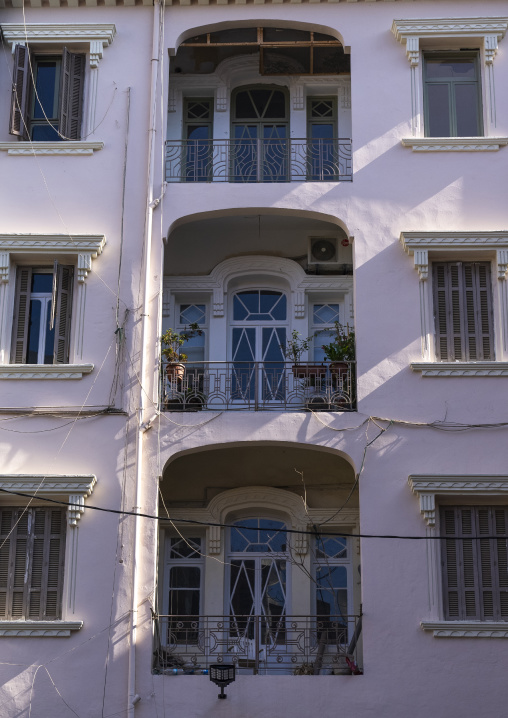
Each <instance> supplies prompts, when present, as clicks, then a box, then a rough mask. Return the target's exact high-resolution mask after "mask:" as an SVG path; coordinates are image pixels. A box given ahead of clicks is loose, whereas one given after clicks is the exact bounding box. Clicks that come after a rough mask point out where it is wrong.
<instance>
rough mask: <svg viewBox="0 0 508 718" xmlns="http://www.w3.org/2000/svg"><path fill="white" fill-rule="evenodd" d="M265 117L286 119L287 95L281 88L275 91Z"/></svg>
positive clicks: (266, 118)
mask: <svg viewBox="0 0 508 718" xmlns="http://www.w3.org/2000/svg"><path fill="white" fill-rule="evenodd" d="M263 117H264V119H265V120H268V119H269V120H272V119H278V120H279V119H280V120H284V119H286V96H285V95H284V93H283V92H280V91H279V90H276V91H274V92H273V94H272V97H271V99H270V101H269V102H268V106H267V108H266V111H265V112H264V114H263Z"/></svg>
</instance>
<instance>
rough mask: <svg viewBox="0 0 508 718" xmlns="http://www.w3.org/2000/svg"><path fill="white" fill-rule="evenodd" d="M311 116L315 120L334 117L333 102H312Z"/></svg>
mask: <svg viewBox="0 0 508 718" xmlns="http://www.w3.org/2000/svg"><path fill="white" fill-rule="evenodd" d="M310 116H311V117H312V118H313V119H318V118H321V117H333V102H332V101H331V100H312V101H311V104H310Z"/></svg>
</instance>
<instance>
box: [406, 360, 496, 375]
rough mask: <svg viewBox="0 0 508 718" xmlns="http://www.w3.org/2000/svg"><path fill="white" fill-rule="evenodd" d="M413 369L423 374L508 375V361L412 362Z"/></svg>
mask: <svg viewBox="0 0 508 718" xmlns="http://www.w3.org/2000/svg"><path fill="white" fill-rule="evenodd" d="M411 369H412V370H413V371H414V372H421V374H422V376H434V377H436V376H445V377H457V376H508V362H496V361H476V362H412V363H411Z"/></svg>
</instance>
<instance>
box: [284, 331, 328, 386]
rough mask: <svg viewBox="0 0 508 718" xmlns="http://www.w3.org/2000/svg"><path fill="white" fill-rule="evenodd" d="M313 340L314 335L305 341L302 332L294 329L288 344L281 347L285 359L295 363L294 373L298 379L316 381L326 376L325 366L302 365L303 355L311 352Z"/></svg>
mask: <svg viewBox="0 0 508 718" xmlns="http://www.w3.org/2000/svg"><path fill="white" fill-rule="evenodd" d="M312 339H313V335H311V336H310V337H306V338H305V339H303V338H301V337H300V332H299V331H297V330H296V329H294V330H293V332H292V333H291V337H290V338H289V339H288V340H287V341H286V344H281V345H280V348H281V349H282V353H283V354H284V356H285V358H286V359H287V360H288V361H292V362H293V367H292V371H293V374H294V376H295V377H296V378H297V379H306V378H308V377H312V378H313V379H315V378H316V377H317V378H319V377H321V376H323V375H324V374H326V367H324V366H323V365H319V364H318V365H311V364H305V365H302V364H301V363H300V361H301V358H302V355H303V354H304V353H305V352H306V351H308V350H309V347H310V343H311V341H312Z"/></svg>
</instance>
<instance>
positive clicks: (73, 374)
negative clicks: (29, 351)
mask: <svg viewBox="0 0 508 718" xmlns="http://www.w3.org/2000/svg"><path fill="white" fill-rule="evenodd" d="M93 367H94V365H93V364H0V379H82V378H83V376H84V375H85V374H90V372H92V371H93Z"/></svg>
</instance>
